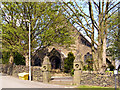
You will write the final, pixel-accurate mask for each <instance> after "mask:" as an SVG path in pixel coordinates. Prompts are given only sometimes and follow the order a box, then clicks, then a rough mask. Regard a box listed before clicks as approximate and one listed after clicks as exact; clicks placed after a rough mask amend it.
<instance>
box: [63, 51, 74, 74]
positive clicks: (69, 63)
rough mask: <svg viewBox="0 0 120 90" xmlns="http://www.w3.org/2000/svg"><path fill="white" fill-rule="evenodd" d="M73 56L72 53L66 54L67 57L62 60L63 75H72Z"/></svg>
mask: <svg viewBox="0 0 120 90" xmlns="http://www.w3.org/2000/svg"><path fill="white" fill-rule="evenodd" d="M74 59H75V56H74V54H73V53H72V52H69V53H68V57H67V58H66V59H65V60H64V72H65V73H70V72H71V74H72V73H73V62H74Z"/></svg>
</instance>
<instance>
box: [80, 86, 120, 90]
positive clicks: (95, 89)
mask: <svg viewBox="0 0 120 90" xmlns="http://www.w3.org/2000/svg"><path fill="white" fill-rule="evenodd" d="M78 88H79V90H115V88H111V87H100V86H87V85H81V86H78ZM116 90H120V89H116Z"/></svg>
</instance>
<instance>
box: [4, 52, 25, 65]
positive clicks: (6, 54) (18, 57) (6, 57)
mask: <svg viewBox="0 0 120 90" xmlns="http://www.w3.org/2000/svg"><path fill="white" fill-rule="evenodd" d="M13 56H14V62H13V63H15V64H16V65H25V58H24V57H23V56H22V55H21V54H20V53H18V52H14V53H13ZM9 58H10V52H2V63H3V64H8V63H9Z"/></svg>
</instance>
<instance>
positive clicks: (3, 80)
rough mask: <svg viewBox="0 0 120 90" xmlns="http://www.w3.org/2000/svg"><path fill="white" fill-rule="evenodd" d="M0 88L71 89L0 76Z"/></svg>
mask: <svg viewBox="0 0 120 90" xmlns="http://www.w3.org/2000/svg"><path fill="white" fill-rule="evenodd" d="M0 88H72V87H69V86H64V85H55V84H47V83H42V82H35V81H28V80H20V79H18V78H15V77H12V76H0ZM73 88H74V87H73Z"/></svg>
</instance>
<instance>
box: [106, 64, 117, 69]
mask: <svg viewBox="0 0 120 90" xmlns="http://www.w3.org/2000/svg"><path fill="white" fill-rule="evenodd" d="M107 68H110V71H113V70H114V69H115V67H114V66H113V65H112V64H110V65H108V67H107Z"/></svg>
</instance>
